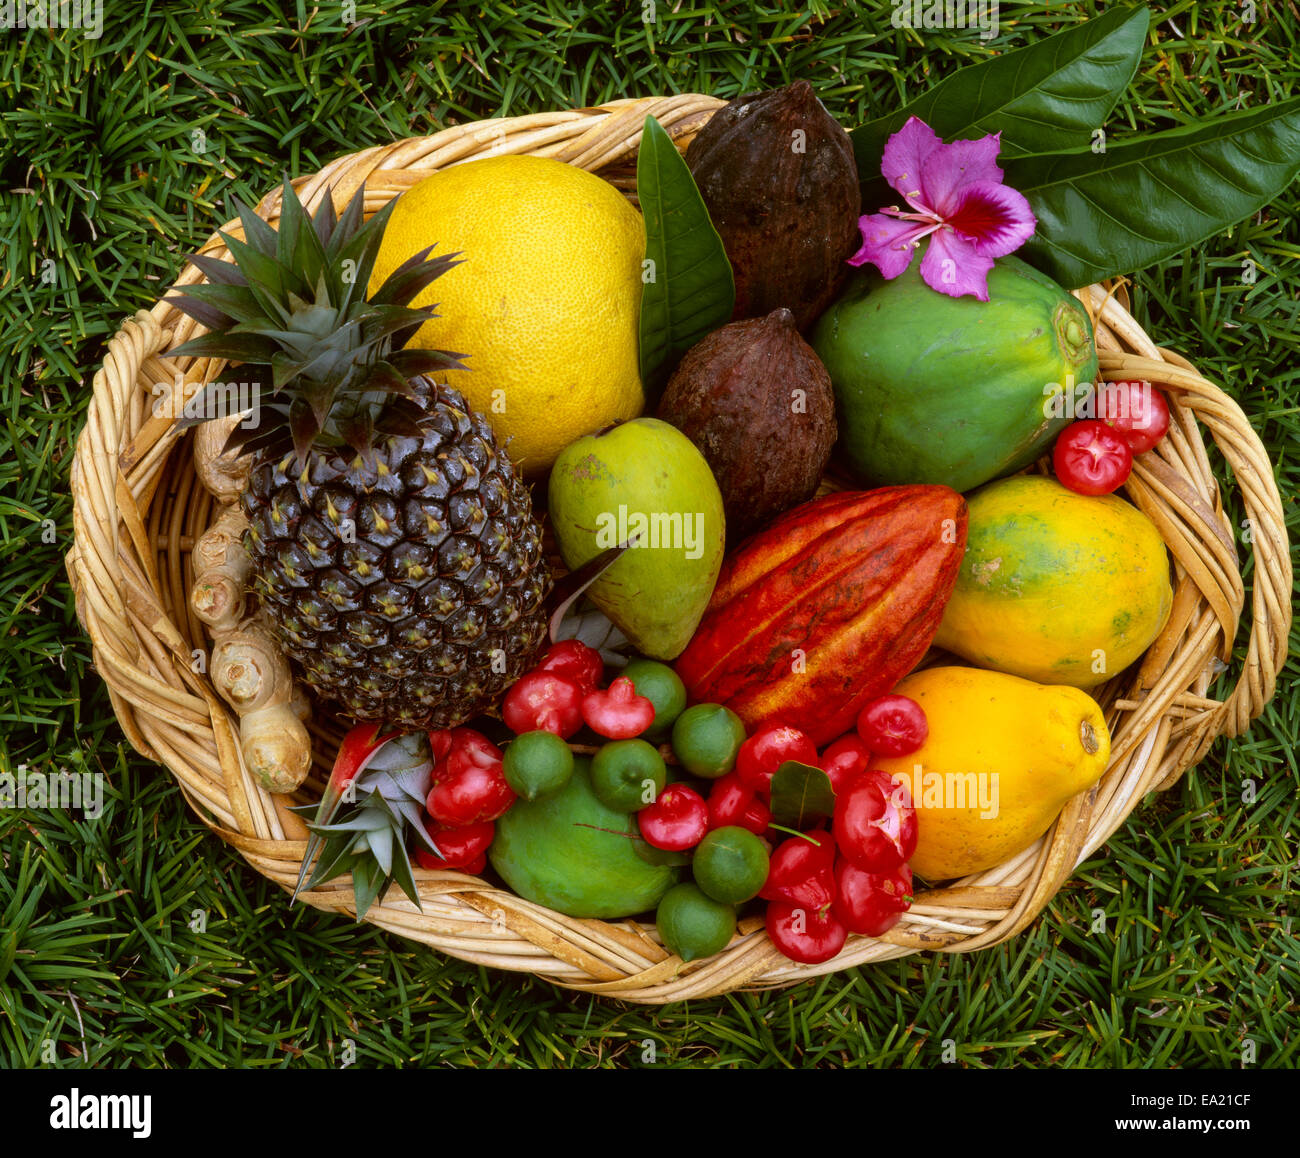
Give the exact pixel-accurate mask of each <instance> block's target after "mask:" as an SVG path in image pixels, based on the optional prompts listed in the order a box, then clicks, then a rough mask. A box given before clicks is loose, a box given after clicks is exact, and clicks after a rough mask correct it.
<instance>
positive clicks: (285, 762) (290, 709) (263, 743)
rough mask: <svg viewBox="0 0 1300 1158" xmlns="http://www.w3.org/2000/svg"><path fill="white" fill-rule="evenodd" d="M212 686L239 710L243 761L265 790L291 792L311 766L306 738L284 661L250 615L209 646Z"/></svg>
mask: <svg viewBox="0 0 1300 1158" xmlns="http://www.w3.org/2000/svg"><path fill="white" fill-rule="evenodd" d="M211 676H212V683H213V686H214V687H216V689H217V692H218V693H219V694H220V695H221V697H222V698H223V699H224V700H225V701H226V702H227V703H228V704H230V706H231V707H232V708H234V709H235V712H236V713H237V714H238V715H239V738H240V746H241V748H242V749H243V752H244V761H245V763H247V765H248V767H249V769H250V770H251V771H252V773H253V775H255V776H256V777H257V778H258V780H259V781H260V782H261V784H262V786H263V787H264V788H266V790H267V791H268V792H275V793H282V792H292V791H293V790H294V789H295V788H297V787H298V785H300V784H301V783H302V782H303V781H304V780H305V779H306V778H307V773H308V772H309V771H311V740H310V738H309V737H308V735H307V728H306V726H305V725H304V724H303V721H302V719H301V718H300V717H299V715H298V713H297V711H296V710H295V704H294V698H293V679H292V677H291V675H290V673H289V661H288V660H287V659H285V657H284V653H283V652H281V651H280V648H279V645H278V644H277V643H276V642H275V639H274V637H273V636H272V635H271V633H270V632H269V631H268V630H267V629H266V627H265V625H263V624H262V623H260V622H259V621H258V620H257V618H256V617H253V618H250V619H245V620H244V621H243V622H242V623H240V624H239V626H238V627H236V628H235V629H234V630H232V631H230V632H226V633H223V634H222V635H221V637H220V639H218V640H217V641H216V642H215V644H214V646H213V648H212V667H211Z"/></svg>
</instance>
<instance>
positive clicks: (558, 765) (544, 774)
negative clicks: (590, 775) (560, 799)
mask: <svg viewBox="0 0 1300 1158" xmlns="http://www.w3.org/2000/svg"><path fill="white" fill-rule="evenodd" d="M501 770H502V772H503V773H504V774H505V778H506V783H507V784H509V785H510V787H511V788H513V789H514V791H515V792H516V793H517V794H518V795H520V796H522V797H523V798H524V799H525V800H536V799H537V798H538V797H539V796H549V795H550V794H551V793H552V792H558V791H559V790H560V789H561V788H563V787H564V786H565V785H566V784H567V783H568V782H569V777H570V776H572V775H573V749H571V748H570V747H569V745H568V744H566V743H565V742H564V741H563V740H562V739H561V738H560V737H559V736H557V735H556V734H555V733H554V732H524V733H523V734H522V735H520V736H516V737H515V738H514V739H513V740H511V741H510V744H509V746H508V747H507V748H506V751H505V758H504V759H503V760H502V761H501Z"/></svg>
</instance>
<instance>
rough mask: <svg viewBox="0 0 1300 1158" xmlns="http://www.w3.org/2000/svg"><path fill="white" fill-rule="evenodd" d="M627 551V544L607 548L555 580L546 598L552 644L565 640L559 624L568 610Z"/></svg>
mask: <svg viewBox="0 0 1300 1158" xmlns="http://www.w3.org/2000/svg"><path fill="white" fill-rule="evenodd" d="M627 549H628V544H627V543H623V544H622V545H620V546H618V547H607V548H606V549H605V550H603V551H602V552H601V553H600V554H599V555H596V556H594V557H593V558H591V559H588V560H587V561H586V562H585V563H584V564H583V565H582V566H581V567H579V568H578V569H577V570H576V571H570V572H569V573H568V574H567V575H565V576H564V577H563V578H561V579H557V580H556V582H555V586H554V587H552V588H551V593H550V595H549V596H548V597H547V607H548V608H549V609H550V612H551V615H550V619H549V620H548V621H547V623H548V627H549V633H550V640H551V642H552V643H555V642H556V641H557V640H560V639H564V638H566V636H565V635H564V634H563V633H562V631H563V629H562V627H561V624H562V623H563V622H564V617H565V616H566V615H567V614H568V613H569V609H570V608H572V607H573V605H574V604H575V603H577V602H578V600H579V598H580V597H581V596H582V593H583V592H584V591H586V590H587V588H588V587H590V586H591V585H592V584H593V583H595V582H596V580H597V579H599V578H600V577H601V576H602V575H603V574H604V573H605V572H606V571H608V570H609V569H610V568H611V567H612V566H613V565H614V564H615V563H616V562H618V559H619V556H621V555H622V554H623V552H624V551H626V550H627Z"/></svg>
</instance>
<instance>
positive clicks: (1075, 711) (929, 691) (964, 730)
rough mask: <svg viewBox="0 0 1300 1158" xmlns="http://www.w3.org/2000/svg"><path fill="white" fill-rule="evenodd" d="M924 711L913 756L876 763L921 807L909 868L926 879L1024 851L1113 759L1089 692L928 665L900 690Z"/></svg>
mask: <svg viewBox="0 0 1300 1158" xmlns="http://www.w3.org/2000/svg"><path fill="white" fill-rule="evenodd" d="M894 690H895V691H896V692H897V693H898V694H899V695H902V696H909V697H910V698H911V699H914V700H915V701H916V702H917V703H918V704H920V705H921V707H922V708H923V709H924V711H925V716H926V721H927V723H928V724H929V728H930V732H929V735H928V737H927V738H926V741H925V743H924V744H922V745H921V747H920V748H919V749H918V750H917V751H916V752H914V753H912V754H911V755H910V756H895V757H884V756H876V757H873V759H872V766H873V767H876V768H882V769H884V770H885V771H886V772H888V773H889V774H890V775H891V776H894V777H895V778H896V779H899V780H902V781H904V782H905V783H906V784H907V785H908V787H909V789H910V790H911V793H912V803H913V804H914V805H915V806H916V829H917V841H916V852H915V854H913V856H912V859H911V862H910V863H911V865H912V870H913V871H914V872H916V873H919V874H920V875H921V876H923V877H924V878H925V879H926V880H928V881H944V880H951V879H953V878H955V877H964V876H967V875H969V874H970V873H977V872H981V871H983V870H984V869H990V868H993V867H995V866H996V865H1000V864H1002V863H1003V862H1004V861H1006V860H1008V859H1009V858H1011V857H1013V856H1015V855H1016V854H1017V853H1019V852H1023V851H1024V850H1025V849H1027V848H1028V847H1029V846H1030V845H1031V844H1033V843H1034V841H1036V840H1037V839H1038V838H1039V837H1040V836H1042V835H1043V833H1045V832H1046V831H1047V830H1048V828H1049V827H1051V824H1052V821H1054V820H1055V819H1056V817H1057V816H1058V815H1059V814H1060V811H1061V809H1062V808H1063V807H1064V806H1065V804H1066V802H1067V801H1068V800H1069V799H1070V797H1072V796H1077V795H1078V794H1079V793H1080V792H1083V791H1085V790H1086V789H1088V788H1090V787H1092V785H1094V784H1095V783H1096V782H1097V781H1098V780H1099V779H1101V775H1102V773H1103V772H1105V771H1106V764H1107V762H1108V761H1109V759H1110V731H1109V729H1108V728H1107V727H1106V718H1105V716H1104V715H1103V714H1102V711H1101V708H1100V707H1099V706H1098V704H1097V702H1096V700H1094V699H1093V698H1092V697H1091V696H1090V695H1088V693H1087V692H1084V691H1080V690H1079V689H1078V688H1072V687H1067V686H1065V685H1063V684H1062V685H1048V684H1037V683H1033V682H1032V681H1031V680H1026V679H1021V678H1020V677H1019V676H1012V675H1005V674H1003V673H1002V672H995V671H984V670H982V669H981V668H973V667H932V668H926V669H925V670H924V671H921V672H917V673H916V674H914V675H910V676H908V677H907V678H906V679H905V680H903V681H902V682H901V683H900V684H899V685H898V687H896V688H895V689H894Z"/></svg>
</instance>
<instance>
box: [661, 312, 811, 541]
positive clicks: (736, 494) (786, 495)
mask: <svg viewBox="0 0 1300 1158" xmlns="http://www.w3.org/2000/svg"><path fill="white" fill-rule="evenodd" d="M658 414H659V417H660V418H662V419H663V420H664V421H665V422H671V423H672V424H673V425H674V426H675V427H677V429H678V430H680V431H681V432H682V433H683V434H685V435H686V437H687V438H689V439H690V440H691V441H692V442H693V443H694V444H695V445H696V447H698V448H699V451H700V453H701V454H702V455H704V457H705V459H706V460H707V461H708V464H709V466H710V468H711V469H712V470H713V476H714V478H716V479H717V480H718V490H719V491H721V492H722V504H723V508H724V509H725V511H726V516H727V539H728V540H729V541H730V542H732V543H736V542H739V541H740V540H741V539H743V538H744V537H745V536H746V535H748V534H749V533H750V532H751V531H754V530H756V529H757V528H759V527H761V526H763V525H764V524H766V523H768V522H770V521H771V520H772V519H773V518H775V517H776V516H777V515H779V514H780V513H781V512H782V511H786V510H789V509H790V508H791V507H793V506H797V505H798V504H799V503H802V502H805V501H807V500H808V499H810V498H812V497H813V495H815V494H816V493H817V487H818V484H819V483H820V482H821V477H822V473H823V472H824V471H825V469H826V464H827V462H828V461H829V460H830V456H831V448H832V447H833V446H834V445H835V429H836V427H835V393H834V390H833V389H832V387H831V378H830V375H829V374H828V373H827V372H826V367H825V366H823V365H822V364H821V360H820V359H819V358H818V357H817V355H816V354H814V353H813V350H812V347H811V346H809V345H808V343H807V342H805V341H804V340H803V339H802V338H801V337H800V336H799V332H798V331H797V330H796V329H795V325H794V315H793V314H792V313H791V312H790V311H789V310H788V309H786V308H785V307H784V306H782V307H781V308H780V309H779V310H773V311H772V313H770V314H768V315H767V317H765V318H752V319H749V320H747V321H740V322H732V323H731V324H730V325H727V326H723V327H722V328H721V329H719V330H714V332H713V333H711V334H710V335H709V336H708V337H706V338H704V339H703V340H702V341H700V342H698V343H697V344H696V345H694V346H693V347H692V348H691V349H690V350H688V351H687V353H686V356H685V357H684V358H683V359H682V361H681V364H680V365H679V366H678V367H677V370H676V372H675V373H674V374H673V376H672V377H671V378H670V379H669V380H668V386H667V388H666V389H665V390H664V395H663V397H662V398H661V399H660V400H659V411H658Z"/></svg>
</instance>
